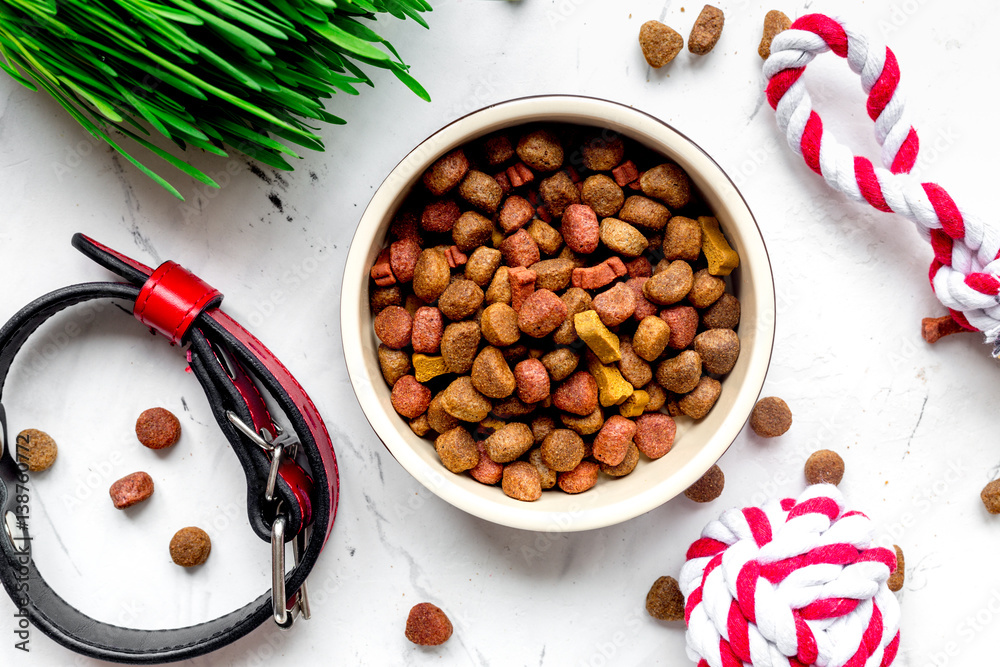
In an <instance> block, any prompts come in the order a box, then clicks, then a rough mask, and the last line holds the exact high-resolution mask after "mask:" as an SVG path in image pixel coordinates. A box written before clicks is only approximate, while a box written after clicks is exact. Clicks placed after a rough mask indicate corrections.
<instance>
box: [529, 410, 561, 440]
mask: <svg viewBox="0 0 1000 667" xmlns="http://www.w3.org/2000/svg"><path fill="white" fill-rule="evenodd" d="M555 427H556V420H555V419H553V418H552V417H551V416H549V415H541V416H539V417H535V418H534V419H532V420H531V436H532V437H533V438H534V439H535V444H536V445H540V444H542V441H543V440H545V437H546V436H547V435H548V434H549V433H551V432H552V431H553V430H554V429H555Z"/></svg>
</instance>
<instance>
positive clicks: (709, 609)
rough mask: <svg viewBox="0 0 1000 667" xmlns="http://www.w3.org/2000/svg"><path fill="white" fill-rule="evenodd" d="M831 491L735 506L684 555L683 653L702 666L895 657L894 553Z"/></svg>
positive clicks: (841, 666) (861, 666)
mask: <svg viewBox="0 0 1000 667" xmlns="http://www.w3.org/2000/svg"><path fill="white" fill-rule="evenodd" d="M872 538H873V525H872V522H871V520H870V519H869V518H868V517H867V516H865V515H864V514H862V513H860V512H850V511H845V509H844V499H843V496H842V495H841V494H840V491H838V490H837V487H835V486H832V485H830V484H817V485H813V486H810V487H809V488H808V489H806V491H805V492H804V493H803V494H802V495H801V496H799V498H798V499H795V500H793V499H791V498H787V499H785V500H781V501H773V502H771V503H770V504H768V505H765V506H764V507H748V508H745V509H731V510H729V511H727V512H725V513H723V514H722V516H721V517H719V519H718V520H716V521H713V522H712V523H710V524H709V525H708V526H707V527H706V528H705V530H704V531H703V532H702V537H701V539H699V540H698V541H696V542H695V543H694V544H692V545H691V548H690V549H689V550H688V553H687V562H686V563H685V564H684V567H683V568H682V569H681V576H680V581H679V584H680V588H681V592H683V593H684V598H685V600H686V606H685V621H686V622H687V626H688V627H687V645H688V649H687V650H688V656H689V657H690V658H691V659H692V660H695V661H696V662H697V663H698V667H745V666H746V667H805V666H808V665H822V666H823V667H887V666H888V665H891V664H892V662H893V660H895V658H896V653H897V651H898V650H899V603H898V602H897V600H896V597H895V595H893V593H892V592H891V591H889V588H888V585H887V583H886V582H887V580H888V579H889V575H890V574H891V573H892V572H893V571H894V570H895V568H896V554H895V553H894V552H892V551H889V550H888V549H883V548H881V547H876V546H874V542H873V539H872Z"/></svg>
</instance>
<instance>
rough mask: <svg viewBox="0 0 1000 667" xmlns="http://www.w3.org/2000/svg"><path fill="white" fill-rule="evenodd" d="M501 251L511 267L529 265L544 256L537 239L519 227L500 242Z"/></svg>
mask: <svg viewBox="0 0 1000 667" xmlns="http://www.w3.org/2000/svg"><path fill="white" fill-rule="evenodd" d="M500 252H502V253H503V258H504V261H505V262H506V263H507V266H510V267H515V266H524V267H528V266H531V265H532V264H534V263H536V262H537V261H538V260H540V259H541V258H542V255H541V251H540V250H539V249H538V244H537V243H535V239H533V238H531V234H529V233H528V232H527V230H524V229H519V230H517V231H516V232H514V233H513V234H511V235H510V236H508V237H507V238H505V239H504V240H503V242H502V243H501V244H500Z"/></svg>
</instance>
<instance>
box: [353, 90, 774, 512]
mask: <svg viewBox="0 0 1000 667" xmlns="http://www.w3.org/2000/svg"><path fill="white" fill-rule="evenodd" d="M550 103H556V104H561V105H565V106H566V108H565V109H560V110H559V111H557V112H551V111H550V112H548V115H552V113H565V114H570V115H578V116H579V119H578V120H577V121H574V120H559V121H550V122H563V123H574V122H577V123H581V124H582V123H592V124H594V125H595V126H596V124H597V123H599V122H600V120H601V119H600V117H599V114H594V113H593V110H592V109H587V108H574V106H576V107H580V106H581V105H583V106H584V107H586V106H595V105H596V106H599V107H603V110H604V111H606V112H611V111H614V112H616V113H620V114H624V115H629V114H635V115H637V116H639V117H640V118H643V119H645V120H646V121H651V122H652V123H654V124H655V125H656V126H659V129H660V130H661V131H666V132H667V133H668V134H673V135H675V136H676V137H677V138H679V139H680V140H681V142H682V143H686V144H688V145H689V146H690V147H691V148H692V149H694V151H696V153H697V154H698V155H699V157H700V158H701V159H704V160H706V161H707V162H708V163H709V166H710V167H711V168H712V169H714V171H715V173H714V174H713V178H714V177H715V176H721V178H722V181H721V182H720V183H721V184H722V185H723V186H724V187H728V189H730V190H731V192H732V193H733V194H735V195H736V196H737V197H738V199H739V202H740V204H741V206H742V208H743V209H744V211H743V212H744V213H745V215H746V217H747V218H749V221H750V222H752V223H753V226H754V230H755V231H756V234H755V235H751V236H750V240H751V241H754V242H757V243H755V245H758V244H759V247H758V248H757V250H758V251H760V252H759V256H760V257H762V258H763V260H764V264H765V265H766V266H765V267H760V269H759V273H760V275H761V276H766V278H767V279H766V281H764V282H763V283H761V284H758V285H756V287H755V290H754V291H755V293H756V297H757V300H758V310H759V311H760V312H761V313H768V312H769V313H770V317H769V318H766V320H765V321H764V324H763V326H761V317H758V318H757V319H758V323H757V327H756V331H757V335H764V336H766V337H767V340H766V346H763V345H761V346H760V348H759V349H758V354H759V357H758V361H757V363H756V366H757V367H758V368H757V371H758V372H757V373H755V374H754V375H753V376H751V375H750V374H749V373H748V376H747V378H745V379H744V382H743V384H742V385H741V386H740V388H739V390H738V394H739V396H738V400H739V399H740V398H743V400H742V401H741V402H743V403H745V402H746V400H745V396H747V395H749V394H747V392H748V391H749V392H750V393H751V394H752V399H751V407H752V404H754V403H756V400H757V398H759V396H760V392H761V391H762V389H763V385H764V380H765V378H766V375H767V370H768V368H769V367H770V362H771V358H772V355H773V350H774V336H775V322H776V318H777V307H776V304H777V301H776V296H775V292H774V270H773V267H772V265H771V260H770V255H769V254H768V251H767V247H766V245H765V243H764V239H763V234H762V233H761V230H760V225H759V224H758V223H757V220H756V218H755V217H754V215H753V211H752V210H751V209H750V206H749V203H748V202H747V201H746V198H745V197H744V196H743V193H742V192H741V191H740V189H739V188H738V187H737V185H736V183H735V182H734V181H733V180H732V178H731V177H730V176H729V174H728V173H727V172H726V171H725V170H724V169H723V168H722V166H721V165H719V163H718V162H716V161H715V159H714V158H712V156H711V155H709V153H708V152H707V151H705V150H704V149H703V148H702V147H701V146H700V145H699V144H697V143H696V142H695V141H693V140H692V139H691V138H690V137H688V136H687V135H686V134H684V133H683V132H680V131H679V130H677V129H676V128H675V127H673V126H672V125H671V124H669V123H667V122H666V121H664V120H662V119H660V118H658V117H656V116H655V115H653V114H652V113H649V112H646V111H643V110H641V109H636V108H634V107H632V106H629V105H626V104H623V103H621V102H615V101H612V100H607V99H603V98H599V97H593V96H586V95H574V94H550V95H528V96H523V97H517V98H511V99H508V100H504V101H501V102H497V103H494V104H489V105H486V106H484V107H482V108H480V109H477V110H475V111H472V112H470V113H467V114H465V115H463V116H461V117H459V118H456V119H454V120H452V121H451V122H449V123H447V124H445V125H443V126H442V127H440V128H439V129H438V130H436V131H435V132H433V133H432V134H430V135H428V136H427V137H426V138H425V139H423V140H422V141H420V142H419V143H418V144H417V145H416V146H415V147H414V148H412V149H411V150H410V151H408V152H407V153H406V155H405V156H403V158H402V159H401V160H400V161H399V162H398V163H397V164H396V165H395V166H394V167H393V168H392V169H391V170H390V171H389V172H388V174H387V175H386V177H385V178H384V179H383V181H382V182H381V183H380V184H379V186H378V188H376V190H375V192H374V193H373V195H372V197H371V199H370V200H369V202H368V204H367V206H366V207H365V210H364V211H363V212H362V214H361V216H360V218H359V219H358V225H357V227H356V229H355V232H354V234H353V236H352V238H351V245H350V249H349V251H348V256H347V261H346V262H345V266H344V275H343V278H342V281H341V303H340V325H341V338H342V343H343V345H342V351H343V354H344V358H345V362H346V364H347V370H348V375H349V378H350V381H351V386H352V389H353V390H354V394H355V399H356V400H357V401H358V403H359V405H360V407H361V410H362V413H363V414H364V416H365V419H366V420H367V421H368V423H369V425H370V426H371V428H372V430H373V431H374V432H375V435H376V436H377V437H378V438H379V440H381V442H382V444H383V446H384V447H385V448H386V449H387V450H388V451H389V453H390V454H392V456H393V458H395V459H396V461H397V462H398V463H399V464H400V465H401V466H402V467H403V468H404V469H405V470H406V471H407V472H408V473H409V474H410V475H411V476H412V477H414V478H415V479H416V480H417V481H418V482H420V484H421V485H422V486H424V487H425V488H426V489H427V490H429V491H431V492H432V493H433V494H435V495H436V496H438V497H440V498H441V499H443V500H445V501H446V502H448V503H449V504H451V505H453V506H455V507H457V508H458V509H461V510H463V511H465V512H467V513H469V514H472V515H473V516H476V517H479V518H481V519H484V520H487V521H490V522H492V523H496V524H500V525H503V526H507V527H511V528H518V529H523V530H531V531H540V532H576V531H584V530H593V529H597V528H602V527H606V526H610V525H614V524H617V523H622V522H624V521H628V520H629V519H632V518H635V517H637V516H641V515H642V514H645V513H646V512H649V511H651V510H653V509H655V508H656V507H659V506H660V505H662V504H664V503H666V502H667V501H669V500H671V499H672V498H674V497H676V496H677V495H679V494H680V493H681V492H682V491H683V490H684V489H685V488H687V486H690V484H692V483H694V482H695V481H696V480H697V479H699V478H700V477H701V475H703V474H704V473H705V471H707V470H708V469H709V468H710V467H711V466H712V465H714V464H715V462H716V461H718V460H719V459H720V458H721V457H722V456H723V454H725V453H726V451H728V449H729V448H730V447H731V446H732V445H733V443H734V442H735V441H736V438H737V437H738V436H739V433H740V432H741V431H742V428H743V426H744V424H745V422H746V419H745V418H744V419H743V420H742V421H740V422H739V424H738V426H737V427H736V428H735V429H733V427H732V424H731V422H732V420H731V419H726V420H725V421H724V422H723V425H724V426H729V429H727V430H728V431H729V432H730V435H729V436H728V437H725V438H721V440H722V441H723V442H720V443H718V444H716V445H715V446H714V447H709V446H708V445H710V444H712V443H713V442H714V441H715V440H720V438H718V437H717V435H713V436H712V437H710V438H709V439H708V440H707V441H706V443H705V446H703V447H701V449H700V451H699V452H698V453H697V454H696V455H694V457H693V458H692V459H691V460H690V461H689V462H688V463H687V464H686V465H685V466H684V467H682V468H681V469H679V470H677V471H675V472H674V474H673V475H672V477H675V478H677V479H676V482H677V483H674V484H672V485H669V487H666V488H665V489H661V492H660V493H652V491H653V490H655V489H651V490H647V491H646V492H643V493H640V494H637V495H635V496H631V497H629V498H627V499H625V500H621V501H618V502H616V503H614V504H611V505H604V506H600V507H593V508H587V509H586V510H583V511H582V512H580V513H579V514H575V515H574V516H573V517H571V520H567V517H566V515H567V514H569V513H568V512H565V511H543V510H535V509H527V508H530V507H531V506H532V505H533V504H532V503H524V505H525V506H526V509H525V510H522V511H517V510H516V509H513V510H512V508H510V507H501V506H499V505H498V504H495V503H491V502H488V501H484V500H483V499H481V498H479V497H477V496H475V495H472V494H470V493H468V492H466V491H464V490H463V489H461V488H459V487H458V486H457V485H454V484H451V485H449V484H447V483H442V481H443V480H447V475H449V474H450V473H448V471H447V470H446V469H443V468H442V467H440V466H437V467H435V468H433V469H432V468H430V467H429V466H428V464H427V463H426V462H425V461H424V460H423V459H422V458H420V457H419V456H417V455H416V453H415V452H414V451H413V450H412V448H411V447H410V446H409V444H408V443H406V442H404V441H401V440H400V438H399V437H398V433H394V431H395V430H396V428H397V427H396V426H390V427H389V429H388V432H384V431H383V427H384V426H386V425H384V424H380V423H376V422H378V421H380V420H377V419H373V417H372V414H371V413H370V412H369V410H374V411H376V413H377V414H379V415H383V416H387V417H388V418H390V419H391V418H392V417H395V415H386V411H385V410H383V409H382V406H381V405H380V404H379V403H378V399H377V398H376V397H375V395H374V389H373V387H372V383H371V381H369V380H368V378H369V374H368V373H366V372H365V370H364V363H363V359H362V355H361V354H352V353H353V352H358V351H360V350H361V349H362V348H363V346H362V344H361V339H360V335H359V334H360V329H359V326H358V325H359V323H358V321H357V320H358V317H357V316H356V313H357V312H358V310H359V309H358V301H357V298H358V296H360V295H362V294H365V293H366V290H365V289H364V287H365V286H366V283H367V278H368V268H369V267H368V266H367V263H368V262H367V261H366V258H367V255H368V253H369V252H370V244H371V242H372V241H373V240H374V234H375V232H374V231H369V229H368V228H369V227H371V228H372V229H377V227H379V226H380V225H381V224H382V222H383V220H384V215H385V213H386V211H389V210H391V209H392V207H393V206H394V204H395V201H396V197H397V195H398V193H399V191H401V190H403V191H405V190H407V189H408V188H409V187H410V186H411V185H413V184H414V183H415V181H416V179H418V178H419V175H420V174H421V173H422V172H423V170H424V169H425V168H426V166H429V164H431V163H432V161H428V162H427V163H426V165H424V166H423V167H422V168H420V169H412V167H413V165H414V164H417V163H419V162H420V161H421V160H426V156H427V155H431V157H432V158H433V159H437V157H439V156H440V155H442V154H444V153H446V152H447V151H449V150H454V148H455V147H457V146H460V145H463V144H464V143H467V142H468V141H471V140H473V139H474V138H475V137H476V136H483V135H484V134H488V133H489V132H491V131H495V129H491V128H495V127H496V125H497V123H498V122H501V121H502V122H504V123H506V126H507V127H513V126H517V125H523V124H528V123H531V122H544V120H543V118H544V115H543V116H537V117H536V116H533V115H532V109H533V108H534V106H543V107H544V105H545V104H550ZM519 107H520V109H519ZM508 109H509V110H510V111H511V113H510V114H509V115H508V116H506V117H504V118H503V119H501V118H499V117H498V118H497V119H495V120H492V121H491V120H490V114H491V112H492V113H494V114H496V113H500V112H504V111H506V110H508ZM535 113H536V114H537V113H538V112H535ZM476 117H478V119H476ZM473 120H475V121H476V122H473ZM508 121H510V122H508ZM467 124H468V125H470V127H468V128H467V129H466V128H464V125H467ZM622 124H625V123H624V122H622ZM456 127H458V130H456ZM633 129H634V130H635V132H636V133H637V134H642V135H647V134H648V133H647V132H646V131H645V130H643V129H639V128H633ZM459 130H464V131H461V132H459ZM456 133H458V141H457V143H454V142H452V143H449V137H450V135H453V134H456ZM477 133H478V134H477ZM402 170H410V171H412V173H409V174H404V175H403V177H402V180H400V181H399V182H397V179H399V178H400V173H399V172H400V171H402ZM713 190H715V191H718V190H719V188H717V187H714V188H713ZM383 203H384V204H385V205H383ZM375 211H377V212H378V215H379V217H378V219H375V220H371V218H373V217H375V215H376V214H375ZM359 239H360V242H362V243H364V244H365V247H364V248H361V247H360V246H359ZM755 261H756V260H755ZM765 269H766V270H765ZM755 271H757V269H755ZM761 288H762V289H761ZM355 295H358V296H355ZM761 297H763V299H761ZM768 308H769V309H770V310H769V311H768V310H767V309H768ZM345 323H346V324H345ZM765 347H766V354H765V349H764V348H765ZM349 351H350V352H352V353H349ZM381 379H382V378H381V377H379V378H377V380H378V381H381ZM748 386H750V387H751V389H747V387H748ZM747 416H749V410H748V411H747ZM386 421H388V420H386ZM720 430H722V429H720ZM682 473H685V474H682ZM658 486H663V485H658Z"/></svg>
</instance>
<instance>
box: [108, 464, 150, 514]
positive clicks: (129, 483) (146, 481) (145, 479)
mask: <svg viewBox="0 0 1000 667" xmlns="http://www.w3.org/2000/svg"><path fill="white" fill-rule="evenodd" d="M108 493H110V494H111V502H112V503H113V504H114V506H115V509H120V510H123V509H125V508H126V507H131V506H132V505H135V504H136V503H141V502H142V501H144V500H146V499H147V498H149V497H150V496H151V495H153V478H152V477H150V476H149V474H148V473H145V472H134V473H132V474H131V475H126V476H125V477H122V478H121V479H120V480H118V481H117V482H115V483H114V484H112V485H111V488H110V489H109V491H108Z"/></svg>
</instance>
